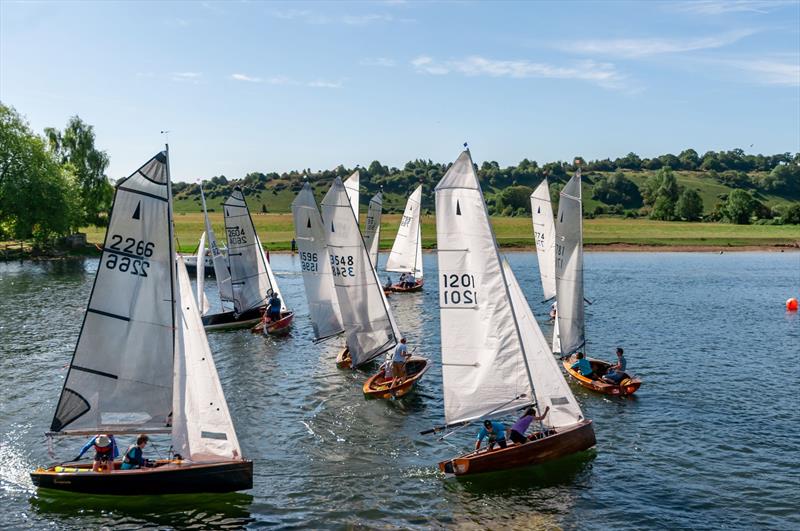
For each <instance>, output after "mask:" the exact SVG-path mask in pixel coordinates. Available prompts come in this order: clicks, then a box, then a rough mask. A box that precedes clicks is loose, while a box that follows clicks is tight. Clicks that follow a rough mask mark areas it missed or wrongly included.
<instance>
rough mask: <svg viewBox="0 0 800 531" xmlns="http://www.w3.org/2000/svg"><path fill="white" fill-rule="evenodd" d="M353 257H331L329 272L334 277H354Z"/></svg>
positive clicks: (335, 255)
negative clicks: (330, 271) (331, 272)
mask: <svg viewBox="0 0 800 531" xmlns="http://www.w3.org/2000/svg"><path fill="white" fill-rule="evenodd" d="M353 263H354V262H353V257H352V256H339V255H337V254H332V255H331V270H332V271H333V276H335V277H354V276H356V274H355V271H354V270H353Z"/></svg>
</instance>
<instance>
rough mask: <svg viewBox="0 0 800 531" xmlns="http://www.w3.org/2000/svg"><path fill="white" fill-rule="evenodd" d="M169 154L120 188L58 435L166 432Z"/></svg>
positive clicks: (56, 423) (59, 411)
mask: <svg viewBox="0 0 800 531" xmlns="http://www.w3.org/2000/svg"><path fill="white" fill-rule="evenodd" d="M168 188H169V169H168V159H167V153H166V152H161V153H159V154H158V155H156V156H155V157H153V158H152V159H150V160H149V161H148V162H147V163H146V164H145V165H144V166H142V167H141V168H139V169H138V170H136V172H134V173H133V174H132V175H130V176H129V177H127V178H125V179H123V180H121V181H120V182H119V183H118V184H117V187H116V191H115V194H114V203H113V207H112V211H111V216H110V218H109V224H108V231H107V232H106V239H105V242H104V244H103V254H102V256H101V258H100V264H99V266H98V269H97V273H96V275H95V280H94V287H93V288H92V293H91V295H90V297H89V303H88V305H87V308H86V313H85V314H84V321H83V326H82V327H81V331H80V335H79V337H78V343H77V346H76V348H75V352H74V354H73V357H72V362H71V363H70V368H69V372H68V373H67V377H66V380H65V382H64V388H63V390H62V392H61V397H60V398H59V401H58V406H57V408H56V412H55V416H54V418H53V422H52V424H51V430H52V431H53V432H58V431H61V432H65V433H70V432H77V433H80V432H84V433H86V432H90V433H102V432H113V433H127V432H148V431H150V432H152V431H163V430H165V428H166V426H167V416H168V415H169V414H170V411H171V410H172V359H173V348H174V338H173V330H174V327H173V311H174V309H173V297H174V279H173V275H174V268H175V262H174V249H173V246H172V237H171V235H172V231H171V223H170V221H171V212H170V211H171V201H170V193H169V189H168Z"/></svg>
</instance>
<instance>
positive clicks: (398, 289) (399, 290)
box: [392, 279, 425, 293]
mask: <svg viewBox="0 0 800 531" xmlns="http://www.w3.org/2000/svg"><path fill="white" fill-rule="evenodd" d="M424 285H425V279H422V280H417V282H416V283H415V284H414V286H412V287H410V288H405V287H403V286H401V285H400V284H395V285H393V286H392V291H393V292H395V293H414V292H415V291H422V286H424Z"/></svg>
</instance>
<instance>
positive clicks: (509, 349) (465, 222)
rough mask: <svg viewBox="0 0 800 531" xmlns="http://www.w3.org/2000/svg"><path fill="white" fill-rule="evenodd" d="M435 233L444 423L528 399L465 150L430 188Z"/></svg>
mask: <svg viewBox="0 0 800 531" xmlns="http://www.w3.org/2000/svg"><path fill="white" fill-rule="evenodd" d="M436 236H437V249H438V258H439V309H440V313H441V320H440V322H441V341H442V377H443V380H444V407H445V419H446V421H447V423H448V424H451V423H455V422H462V421H468V420H474V419H477V418H481V417H484V416H487V415H500V414H503V413H507V412H509V411H512V410H515V409H516V408H519V407H521V406H523V405H525V404H529V403H531V402H532V392H531V385H530V379H529V375H528V371H527V369H526V367H525V357H524V353H523V345H522V341H521V338H520V334H519V330H518V328H517V323H516V320H515V317H514V311H513V307H512V305H511V302H510V300H509V297H508V289H507V287H506V283H505V282H506V281H505V278H504V275H503V270H502V266H501V264H500V255H499V252H498V249H497V242H496V241H495V237H494V233H493V232H492V228H491V225H490V224H489V214H488V212H487V211H486V203H485V202H484V198H483V193H482V192H481V188H480V183H479V182H478V176H477V175H476V174H475V170H474V167H473V165H472V158H471V157H470V154H469V151H464V152H463V153H461V155H460V156H459V157H458V159H457V160H456V161H455V163H453V165H452V166H451V167H450V169H449V170H447V173H446V174H445V176H444V177H443V178H442V180H441V181H440V182H439V184H438V185H437V186H436ZM522 395H525V396H524V397H523V396H522Z"/></svg>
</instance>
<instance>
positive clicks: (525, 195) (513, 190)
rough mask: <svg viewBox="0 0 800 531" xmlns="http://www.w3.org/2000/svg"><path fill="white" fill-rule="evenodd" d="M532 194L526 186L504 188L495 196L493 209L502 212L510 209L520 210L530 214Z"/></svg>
mask: <svg viewBox="0 0 800 531" xmlns="http://www.w3.org/2000/svg"><path fill="white" fill-rule="evenodd" d="M532 192H533V190H532V189H531V188H529V187H527V186H509V187H507V188H504V189H503V190H502V191H501V192H498V193H497V194H495V209H496V210H499V211H503V212H504V211H505V210H506V209H507V208H511V211H517V210H519V209H522V210H523V211H524V212H527V213H530V211H531V200H530V197H531V193H532Z"/></svg>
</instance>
